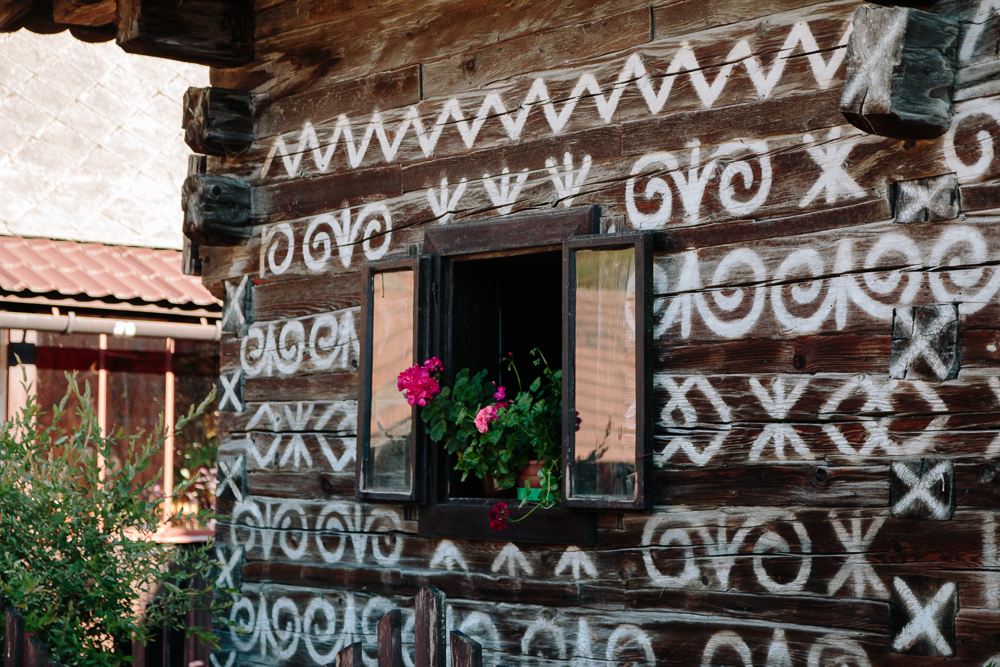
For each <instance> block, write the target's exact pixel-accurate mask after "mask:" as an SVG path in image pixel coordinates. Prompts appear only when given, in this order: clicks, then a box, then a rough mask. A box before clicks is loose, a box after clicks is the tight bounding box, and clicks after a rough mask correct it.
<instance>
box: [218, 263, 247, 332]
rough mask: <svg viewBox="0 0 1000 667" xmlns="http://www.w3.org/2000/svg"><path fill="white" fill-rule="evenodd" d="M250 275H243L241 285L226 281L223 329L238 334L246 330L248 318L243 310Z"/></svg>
mask: <svg viewBox="0 0 1000 667" xmlns="http://www.w3.org/2000/svg"><path fill="white" fill-rule="evenodd" d="M249 280H250V278H249V276H243V279H242V280H240V283H239V285H234V284H233V283H231V282H228V281H227V282H224V283H223V284H224V285H225V287H226V299H225V307H224V308H223V311H222V330H223V331H232V332H233V333H235V334H236V335H237V336H239V335H242V334H243V333H245V332H246V328H247V319H246V314H245V313H244V312H243V300H244V298H245V296H244V293H245V292H246V290H247V286H248V285H249Z"/></svg>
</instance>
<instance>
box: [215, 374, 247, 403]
mask: <svg viewBox="0 0 1000 667" xmlns="http://www.w3.org/2000/svg"><path fill="white" fill-rule="evenodd" d="M240 373H241V371H233V372H232V373H231V374H230V375H229V376H227V375H226V374H225V373H223V374H222V375H220V376H219V382H220V383H221V384H222V400H221V401H219V410H222V411H223V412H225V410H226V404H227V403H231V404H232V406H233V411H234V412H243V403H242V402H241V401H240V397H239V394H238V392H237V389H238V388H239V386H240Z"/></svg>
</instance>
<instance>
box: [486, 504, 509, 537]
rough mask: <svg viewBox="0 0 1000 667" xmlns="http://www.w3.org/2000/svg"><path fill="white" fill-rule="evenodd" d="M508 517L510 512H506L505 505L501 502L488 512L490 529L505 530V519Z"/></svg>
mask: <svg viewBox="0 0 1000 667" xmlns="http://www.w3.org/2000/svg"><path fill="white" fill-rule="evenodd" d="M509 516H510V512H508V511H507V503H505V502H504V501H502V500H501V501H500V502H498V503H497V504H496V505H494V506H493V509H491V510H490V528H492V529H493V530H504V529H505V528H507V517H509Z"/></svg>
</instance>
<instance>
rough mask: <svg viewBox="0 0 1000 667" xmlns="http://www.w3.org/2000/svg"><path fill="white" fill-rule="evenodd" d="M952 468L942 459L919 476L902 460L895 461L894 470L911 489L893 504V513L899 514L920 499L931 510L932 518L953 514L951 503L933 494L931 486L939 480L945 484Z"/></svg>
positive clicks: (941, 518) (943, 517)
mask: <svg viewBox="0 0 1000 667" xmlns="http://www.w3.org/2000/svg"><path fill="white" fill-rule="evenodd" d="M951 469H952V468H951V465H950V462H949V461H942V462H940V463H938V464H937V465H936V466H934V468H933V469H932V470H931V471H930V472H928V473H927V474H926V475H924V476H923V477H917V475H916V474H915V473H914V472H913V471H912V470H910V467H909V466H908V465H906V464H905V463H903V462H901V461H893V463H892V472H893V473H894V474H895V475H896V476H897V477H898V478H899V479H900V481H902V482H903V483H904V484H906V486H907V487H909V491H907V492H906V495H904V496H903V497H902V498H900V499H899V500H898V501H897V502H896V504H895V505H893V506H892V513H893V514H895V515H896V516H899V515H900V514H902V513H903V512H905V511H906V510H908V509H909V508H910V506H911V505H913V504H914V503H916V502H917V501H918V500H919V501H923V503H924V505H926V506H927V509H929V510H930V511H931V517H932V518H934V519H938V520H943V519H947V518H948V517H949V516H950V515H951V508H950V506H949V503H948V502H947V501H946V502H941V501H939V500H938V499H937V498H935V497H934V496H933V495H932V494H931V488H933V487H934V485H936V484H938V483H939V482H940V483H941V484H942V486H944V483H945V482H944V480H945V478H946V477H947V475H948V473H949V472H950V471H951Z"/></svg>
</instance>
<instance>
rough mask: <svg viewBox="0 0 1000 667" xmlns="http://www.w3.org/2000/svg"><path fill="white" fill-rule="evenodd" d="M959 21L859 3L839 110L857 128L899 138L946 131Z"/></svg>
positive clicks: (927, 135) (948, 120)
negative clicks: (860, 4) (861, 5)
mask: <svg viewBox="0 0 1000 667" xmlns="http://www.w3.org/2000/svg"><path fill="white" fill-rule="evenodd" d="M957 41H958V23H957V22H955V21H954V20H953V19H951V18H948V17H946V16H941V15H936V14H929V13H927V12H922V11H920V10H917V9H908V8H905V7H871V6H863V7H859V8H858V10H857V11H856V12H855V13H854V30H853V32H852V33H851V38H850V41H849V42H848V45H847V55H846V58H845V62H846V63H847V79H846V81H845V83H844V92H843V95H842V97H841V100H840V110H841V111H842V112H843V114H844V117H845V118H846V119H847V120H848V122H850V123H851V124H852V125H854V126H855V127H857V128H859V129H861V130H864V131H865V132H869V133H871V134H878V135H881V136H884V137H893V138H896V139H929V138H933V137H938V136H940V135H942V134H944V133H945V132H947V131H948V128H949V127H950V125H951V115H952V112H951V101H952V95H953V92H954V87H955V69H956V64H955V54H956V45H957Z"/></svg>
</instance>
